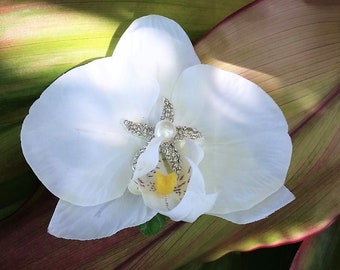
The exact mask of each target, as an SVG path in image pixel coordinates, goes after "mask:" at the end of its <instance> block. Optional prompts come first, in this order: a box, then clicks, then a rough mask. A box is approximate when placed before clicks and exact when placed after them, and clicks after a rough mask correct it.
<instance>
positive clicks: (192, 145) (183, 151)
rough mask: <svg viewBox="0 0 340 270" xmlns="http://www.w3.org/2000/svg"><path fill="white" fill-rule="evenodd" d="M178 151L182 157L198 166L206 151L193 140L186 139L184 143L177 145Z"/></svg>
mask: <svg viewBox="0 0 340 270" xmlns="http://www.w3.org/2000/svg"><path fill="white" fill-rule="evenodd" d="M177 145H178V148H177V149H178V151H179V153H180V155H181V156H182V157H187V158H189V159H190V160H191V161H192V162H194V163H195V164H196V165H198V164H199V163H200V162H201V161H202V160H203V158H204V151H203V149H202V148H201V147H200V145H199V144H198V143H197V142H196V141H193V140H191V139H185V140H184V141H183V142H179V143H177Z"/></svg>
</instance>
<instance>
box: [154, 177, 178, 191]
mask: <svg viewBox="0 0 340 270" xmlns="http://www.w3.org/2000/svg"><path fill="white" fill-rule="evenodd" d="M176 183H177V175H176V173H175V172H172V173H170V174H168V175H163V174H162V173H160V172H156V175H155V187H156V192H157V193H158V194H160V195H168V194H170V193H172V192H173V191H174V188H175V185H176Z"/></svg>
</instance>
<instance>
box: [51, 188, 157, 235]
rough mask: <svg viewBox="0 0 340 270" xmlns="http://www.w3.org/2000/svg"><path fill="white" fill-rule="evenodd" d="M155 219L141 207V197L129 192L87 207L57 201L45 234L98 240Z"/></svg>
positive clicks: (151, 213)
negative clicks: (117, 197)
mask: <svg viewBox="0 0 340 270" xmlns="http://www.w3.org/2000/svg"><path fill="white" fill-rule="evenodd" d="M155 215H156V212H155V211H153V210H151V209H150V208H148V207H147V206H145V204H144V202H143V199H142V197H141V196H136V195H133V194H131V193H130V192H126V193H125V194H124V195H123V196H122V197H121V198H119V199H116V200H113V201H110V202H106V203H104V204H100V205H96V206H88V207H82V206H77V205H73V204H70V203H68V202H65V201H62V200H59V202H58V204H57V207H56V209H55V211H54V214H53V216H52V219H51V221H50V224H49V227H48V232H49V233H50V234H52V235H54V236H56V237H60V238H65V239H76V240H91V239H99V238H103V237H108V236H111V235H113V234H115V233H117V232H118V231H120V230H123V229H125V228H129V227H134V226H138V225H140V224H143V223H145V222H147V221H149V220H150V219H151V218H152V217H153V216H155Z"/></svg>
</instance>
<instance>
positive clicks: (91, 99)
mask: <svg viewBox="0 0 340 270" xmlns="http://www.w3.org/2000/svg"><path fill="white" fill-rule="evenodd" d="M158 93H159V88H158V84H157V82H155V81H153V80H150V79H149V78H145V77H143V76H140V74H138V71H137V73H136V71H135V70H129V69H126V70H124V68H123V67H121V66H118V65H117V64H116V63H115V62H114V61H113V60H112V59H111V58H103V59H99V60H95V61H93V62H90V63H89V64H86V65H83V66H80V67H77V68H75V69H72V70H70V71H69V72H67V73H65V74H64V75H62V76H61V77H59V78H58V79H57V80H56V81H55V82H53V83H52V84H51V85H50V86H49V87H48V88H47V89H46V90H45V91H44V92H43V93H42V95H41V97H40V98H39V99H38V100H37V101H36V102H35V103H34V104H33V105H32V107H31V108H30V112H29V115H28V116H27V117H26V118H25V120H24V123H23V126H22V130H21V144H22V149H23V153H24V156H25V158H26V160H27V162H28V164H29V165H30V166H31V168H32V169H33V171H34V172H35V174H36V175H37V176H38V178H39V180H40V181H41V182H42V183H43V184H44V185H45V186H46V187H47V188H48V189H49V190H50V191H51V192H52V193H53V194H55V195H56V196H57V197H59V198H60V199H62V200H64V201H68V202H70V203H72V204H76V205H82V206H90V205H97V204H100V203H104V202H106V201H110V200H113V199H115V198H118V197H120V196H121V195H122V194H123V193H124V191H125V189H126V187H127V185H128V182H129V180H130V177H131V162H132V159H133V157H134V155H135V153H136V152H137V150H138V149H139V148H141V147H142V146H143V143H144V142H143V140H142V139H140V138H137V137H136V136H133V135H131V134H130V133H129V132H128V131H127V130H126V129H125V128H124V126H123V121H124V120H125V119H128V120H131V121H134V122H140V121H143V120H145V119H146V118H147V117H148V115H149V114H150V110H151V107H152V106H153V104H154V103H155V102H156V100H157V96H158Z"/></svg>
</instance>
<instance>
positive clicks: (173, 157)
mask: <svg viewBox="0 0 340 270" xmlns="http://www.w3.org/2000/svg"><path fill="white" fill-rule="evenodd" d="M163 103H164V105H163V110H162V115H161V118H160V121H159V122H158V123H157V124H156V126H155V127H153V126H150V125H149V124H146V123H134V122H132V121H129V120H124V122H123V123H124V126H125V127H126V129H127V130H128V131H129V132H131V133H132V134H134V135H136V136H139V137H142V138H145V139H146V140H147V142H148V143H149V142H150V141H151V140H152V139H153V138H154V137H162V138H163V140H162V143H161V145H160V147H159V152H160V154H162V155H163V156H164V157H165V159H166V160H167V162H168V164H169V165H170V167H171V169H172V170H173V171H174V172H176V174H177V175H179V174H180V172H181V170H182V161H181V157H180V155H179V153H178V151H177V149H176V147H175V142H178V141H181V140H184V139H191V140H197V139H200V138H202V134H201V132H199V131H198V130H197V129H195V128H191V127H187V126H175V125H174V124H173V122H174V115H175V114H174V109H173V106H172V104H171V103H170V101H169V100H168V99H166V98H165V99H164V102H163ZM146 147H147V145H146V146H145V147H143V148H142V149H140V150H139V151H138V152H137V153H136V155H135V158H134V160H133V169H135V166H136V164H137V160H138V158H139V156H140V155H141V154H142V153H143V152H144V151H145V149H146Z"/></svg>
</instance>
